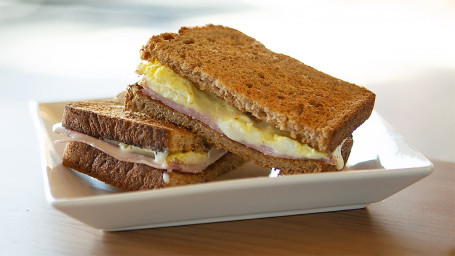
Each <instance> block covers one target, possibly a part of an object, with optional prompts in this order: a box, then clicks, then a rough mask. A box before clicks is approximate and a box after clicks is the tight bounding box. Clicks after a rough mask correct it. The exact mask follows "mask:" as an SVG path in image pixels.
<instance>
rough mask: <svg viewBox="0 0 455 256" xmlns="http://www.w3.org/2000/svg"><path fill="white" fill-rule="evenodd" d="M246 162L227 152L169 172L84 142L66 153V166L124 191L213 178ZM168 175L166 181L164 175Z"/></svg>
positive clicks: (185, 183)
mask: <svg viewBox="0 0 455 256" xmlns="http://www.w3.org/2000/svg"><path fill="white" fill-rule="evenodd" d="M242 163H243V159H242V158H241V157H239V156H236V155H234V154H231V153H227V154H226V155H224V156H223V157H222V158H220V159H219V160H218V161H216V162H215V163H213V164H212V165H210V166H209V167H207V169H205V170H204V171H202V172H200V173H197V174H192V173H180V172H177V171H173V172H167V171H166V170H161V169H156V168H153V167H150V166H147V165H144V164H136V163H129V162H124V161H120V160H117V159H115V158H114V157H112V156H110V155H108V154H105V153H104V152H102V151H100V150H98V149H96V148H94V147H91V146H89V145H87V144H85V143H81V142H69V143H68V144H67V145H66V147H65V151H64V154H63V165H64V166H66V167H68V168H72V169H74V170H76V171H78V172H81V173H84V174H87V175H89V176H91V177H93V178H96V179H98V180H100V181H103V182H104V183H106V184H109V185H111V186H114V187H117V188H119V189H121V190H124V191H138V190H148V189H158V188H165V187H173V186H180V185H187V184H195V183H202V182H206V181H211V180H213V179H215V178H216V177H218V176H220V175H221V174H223V173H225V172H228V171H231V170H233V169H235V168H236V167H238V166H240V165H241V164H242ZM164 173H166V175H168V177H169V182H168V183H166V182H165V180H164V178H163V174H164Z"/></svg>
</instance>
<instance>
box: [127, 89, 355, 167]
mask: <svg viewBox="0 0 455 256" xmlns="http://www.w3.org/2000/svg"><path fill="white" fill-rule="evenodd" d="M125 108H126V109H128V110H130V111H133V112H141V113H144V114H147V115H150V116H152V117H153V118H158V119H162V120H166V121H168V122H171V123H174V124H176V125H180V126H183V127H185V128H187V129H189V130H191V131H192V132H194V133H196V134H197V135H199V136H202V137H205V138H207V139H208V140H209V142H211V143H213V144H215V146H216V147H218V148H224V149H226V150H228V151H230V152H232V153H234V154H237V155H239V156H242V157H243V158H245V159H251V160H252V161H254V162H255V163H256V164H257V165H259V166H262V167H266V168H272V167H275V168H278V169H281V171H282V172H281V174H295V173H310V172H324V171H336V170H337V169H336V168H335V166H333V165H330V164H328V163H326V162H323V161H316V160H292V159H284V158H277V157H273V156H268V155H264V154H262V153H261V152H259V151H257V150H255V149H252V148H249V147H246V146H244V145H242V144H240V143H238V142H236V141H233V140H231V139H229V138H228V137H226V136H225V135H224V134H221V133H219V132H217V131H215V130H213V129H211V128H209V127H208V126H207V125H205V124H203V123H202V122H200V121H198V120H196V119H192V118H191V117H189V116H187V115H185V114H182V113H180V112H177V111H175V110H173V109H171V108H170V107H168V106H166V105H164V104H162V103H160V102H157V101H154V100H153V99H151V98H150V97H148V96H147V95H144V94H143V93H142V87H141V86H139V85H131V86H129V87H128V89H127V93H126V100H125ZM352 144H353V141H352V139H351V138H350V137H349V138H348V139H347V140H346V142H345V143H344V144H343V147H342V156H343V159H344V161H345V162H346V161H347V159H348V157H349V154H350V152H351V148H352Z"/></svg>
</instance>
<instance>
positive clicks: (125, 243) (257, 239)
mask: <svg viewBox="0 0 455 256" xmlns="http://www.w3.org/2000/svg"><path fill="white" fill-rule="evenodd" d="M434 165H435V170H434V173H432V174H431V175H430V176H429V177H427V178H425V179H423V180H421V181H419V182H418V183H416V184H414V185H412V186H410V187H408V188H406V189H404V190H403V191H401V192H399V193H397V194H396V195H394V196H392V197H390V198H388V199H386V200H384V201H382V202H379V203H375V204H371V205H370V206H368V207H367V208H366V209H361V210H351V211H340V212H331V213H319V214H308V215H298V216H289V217H277V218H267V219H256V220H245V221H234V222H224V223H212V224H201V225H192V226H181V227H169V228H159V229H148V230H136V231H125V232H102V231H99V230H96V229H93V228H91V227H88V226H86V225H84V224H82V223H79V222H78V221H76V220H74V219H72V218H70V217H67V216H66V215H64V214H62V213H60V212H58V211H56V210H54V209H53V208H51V206H49V205H48V204H47V203H46V201H45V200H44V196H43V193H42V191H43V190H42V184H41V183H39V182H36V181H35V182H33V183H30V184H33V185H31V186H29V188H28V190H27V191H25V192H26V193H25V194H23V195H22V196H21V197H19V198H18V199H17V200H14V201H13V200H10V202H7V204H6V209H5V210H3V209H2V211H1V213H0V215H1V216H0V218H1V220H2V221H1V222H0V223H2V227H1V228H2V232H1V233H0V234H1V235H0V245H1V246H0V255H89V254H95V255H124V254H129V255H138V254H145V253H156V254H157V255H176V254H177V255H181V254H198V255H201V254H202V255H213V254H217V255H218V254H227V255H232V254H237V255H238V254H240V255H244V254H250V255H251V254H253V255H267V254H273V255H274V254H285V255H289V254H294V255H295V254H304V253H307V254H331V255H334V254H336V255H339V254H345V255H352V254H376V255H378V254H379V255H403V254H404V255H406V254H407V255H418V254H421V255H455V163H445V162H439V161H434ZM12 175H18V173H13V174H12ZM5 184H6V183H5ZM40 187H41V188H40Z"/></svg>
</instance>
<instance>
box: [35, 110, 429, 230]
mask: <svg viewBox="0 0 455 256" xmlns="http://www.w3.org/2000/svg"><path fill="white" fill-rule="evenodd" d="M65 103H66V102H55V103H37V102H31V103H30V109H31V112H32V116H33V118H34V120H35V124H36V128H37V132H38V138H39V140H40V141H39V142H40V144H41V145H42V147H41V156H42V168H43V170H44V177H45V179H44V180H45V182H44V183H45V184H44V186H45V192H46V198H47V200H48V201H49V203H50V204H51V205H52V206H53V207H55V208H56V209H58V210H60V211H62V212H64V213H66V214H68V215H69V216H72V217H74V218H75V219H77V220H79V221H81V222H83V223H86V224H87V225H90V226H92V227H95V228H98V229H103V230H110V231H114V230H128V229H140V228H153V227H163V226H175V225H186V224H195V223H207V222H217V221H230V220H239V219H251V218H263V217H271V216H284V215H293V214H304V213H314V212H325V211H337V210H347V209H357V208H363V207H366V206H367V205H368V204H369V203H373V202H378V201H380V200H383V199H385V198H387V197H389V196H391V195H393V194H394V193H396V192H398V191H400V190H402V189H404V188H405V187H407V186H409V185H411V184H413V183H414V182H416V181H418V180H420V179H422V178H424V177H425V176H427V175H429V174H430V173H431V171H432V169H433V165H432V163H431V162H430V161H429V160H428V159H426V158H425V157H424V156H423V155H422V154H420V153H419V152H418V151H417V150H416V149H414V148H413V147H412V146H410V145H409V144H408V143H407V142H406V141H405V140H404V139H403V137H402V136H400V135H399V134H398V133H396V132H395V131H394V130H393V129H392V128H391V127H390V126H389V125H388V124H387V123H386V122H385V121H384V120H383V119H382V118H381V117H380V116H379V115H378V114H377V113H376V112H373V114H372V115H371V117H370V118H369V119H368V120H367V121H366V122H365V123H364V124H363V125H362V126H361V127H359V128H358V129H357V130H356V131H355V132H354V146H353V148H352V153H351V156H350V158H349V161H348V163H347V167H346V168H345V169H344V170H343V171H340V172H330V173H318V174H301V175H292V176H285V177H277V178H276V177H275V178H273V177H269V174H270V171H269V170H267V169H264V168H259V167H257V166H255V165H254V164H253V163H251V162H249V163H246V164H244V165H243V166H241V167H240V168H238V169H237V170H235V171H233V172H231V173H228V174H225V175H223V176H222V177H220V179H219V180H217V181H214V182H209V183H204V184H197V185H187V186H181V187H173V188H165V189H158V190H150V191H141V192H121V191H118V190H116V189H114V188H112V187H110V186H107V185H105V184H104V183H102V182H100V181H97V180H96V179H93V178H91V177H88V176H86V175H83V174H79V173H77V172H75V171H72V170H70V169H68V168H66V167H64V166H62V165H61V156H62V152H63V148H64V145H62V144H57V145H54V143H53V141H54V140H55V139H57V138H61V137H60V135H56V134H53V133H52V131H51V127H52V125H53V124H54V123H57V122H60V121H61V117H62V113H63V107H64V105H65Z"/></svg>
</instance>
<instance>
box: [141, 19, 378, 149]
mask: <svg viewBox="0 0 455 256" xmlns="http://www.w3.org/2000/svg"><path fill="white" fill-rule="evenodd" d="M141 58H142V59H143V60H147V61H150V62H152V61H155V60H158V61H159V62H160V63H161V64H162V65H165V66H168V67H170V68H171V69H173V70H174V71H175V72H176V73H177V74H178V75H180V76H182V77H184V78H186V79H188V80H189V81H191V82H192V83H193V84H194V85H195V86H196V87H198V88H200V89H202V90H207V91H210V92H212V93H214V94H215V95H216V96H217V97H219V98H221V99H223V100H225V101H226V102H227V103H228V104H229V105H232V106H234V107H236V108H238V109H239V110H241V111H242V112H246V113H251V114H252V115H253V116H254V117H256V118H258V119H260V120H262V121H265V122H268V123H270V124H272V125H274V126H275V127H277V128H279V129H281V130H283V131H288V132H289V133H290V136H291V137H292V138H294V139H296V140H298V141H300V142H302V143H304V144H308V145H310V146H311V147H313V148H316V149H317V150H319V151H322V152H332V151H333V150H334V149H335V148H336V147H337V146H338V145H340V144H341V142H342V141H343V140H344V139H345V138H347V137H349V136H350V135H351V134H352V132H353V131H354V130H355V129H356V128H357V127H358V126H359V125H360V124H362V123H363V122H364V121H365V120H366V119H367V118H368V117H369V116H370V114H371V111H372V110H373V106H374V101H375V95H374V93H372V92H370V91H369V90H367V89H365V88H363V87H360V86H357V85H355V84H352V83H348V82H345V81H342V80H340V79H337V78H334V77H332V76H330V75H327V74H325V73H323V72H320V71H318V70H316V69H314V68H312V67H310V66H307V65H305V64H303V63H302V62H300V61H298V60H296V59H294V58H291V57H289V56H287V55H284V54H279V53H274V52H272V51H271V50H269V49H267V48H266V47H265V46H264V45H262V44H261V43H260V42H258V41H256V40H255V39H254V38H251V37H249V36H247V35H245V34H243V33H241V32H239V31H237V30H235V29H232V28H228V27H224V26H215V25H207V26H204V27H192V28H187V27H183V28H181V29H180V30H179V32H178V34H175V33H164V34H161V35H157V36H153V37H152V38H150V39H149V41H148V43H147V44H146V45H145V46H143V48H142V50H141Z"/></svg>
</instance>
